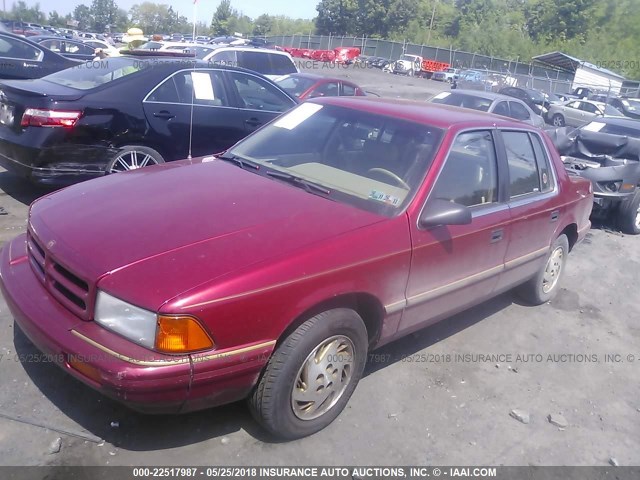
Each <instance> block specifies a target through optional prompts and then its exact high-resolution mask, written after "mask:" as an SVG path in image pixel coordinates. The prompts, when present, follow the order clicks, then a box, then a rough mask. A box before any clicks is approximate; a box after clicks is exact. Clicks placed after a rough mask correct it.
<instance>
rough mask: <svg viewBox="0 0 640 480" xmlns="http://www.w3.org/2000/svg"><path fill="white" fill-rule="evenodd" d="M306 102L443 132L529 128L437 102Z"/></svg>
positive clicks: (346, 99)
mask: <svg viewBox="0 0 640 480" xmlns="http://www.w3.org/2000/svg"><path fill="white" fill-rule="evenodd" d="M507 98H511V97H507ZM307 102H312V103H319V104H327V105H336V106H342V107H347V108H351V109H354V110H360V111H363V112H369V113H375V114H379V115H385V116H389V117H395V118H400V119H403V120H408V121H411V122H416V123H422V124H424V125H429V126H433V127H438V128H443V129H449V128H451V127H456V126H458V127H467V126H469V127H474V126H484V127H490V126H497V127H510V128H529V127H530V125H527V124H525V123H522V122H517V121H515V120H510V119H508V118H506V117H502V116H500V115H494V114H492V113H486V112H480V111H478V110H472V109H468V108H460V107H452V106H450V105H443V104H437V103H426V102H423V101H417V100H401V99H395V98H373V97H323V98H316V99H313V100H307Z"/></svg>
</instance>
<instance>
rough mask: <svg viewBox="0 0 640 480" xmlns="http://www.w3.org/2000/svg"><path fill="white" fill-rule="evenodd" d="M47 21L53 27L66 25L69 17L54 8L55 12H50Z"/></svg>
mask: <svg viewBox="0 0 640 480" xmlns="http://www.w3.org/2000/svg"><path fill="white" fill-rule="evenodd" d="M47 23H48V24H49V25H51V26H52V27H65V26H66V25H67V19H66V18H64V17H63V16H62V15H60V14H59V13H58V12H56V11H55V10H54V11H53V12H49V18H48V19H47Z"/></svg>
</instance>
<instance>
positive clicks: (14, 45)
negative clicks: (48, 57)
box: [0, 37, 44, 61]
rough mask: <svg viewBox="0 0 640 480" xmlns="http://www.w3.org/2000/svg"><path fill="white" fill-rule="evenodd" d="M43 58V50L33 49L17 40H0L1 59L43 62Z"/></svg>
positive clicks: (5, 38)
mask: <svg viewBox="0 0 640 480" xmlns="http://www.w3.org/2000/svg"><path fill="white" fill-rule="evenodd" d="M43 56H44V54H43V53H42V50H39V49H37V48H35V47H32V46H31V45H29V44H28V43H25V42H23V41H21V40H18V39H17V38H9V37H2V38H0V58H18V59H20V60H31V61H39V60H42V57H43Z"/></svg>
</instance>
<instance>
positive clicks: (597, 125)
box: [582, 122, 605, 132]
mask: <svg viewBox="0 0 640 480" xmlns="http://www.w3.org/2000/svg"><path fill="white" fill-rule="evenodd" d="M604 125H605V124H604V123H602V122H591V123H590V124H589V125H585V126H584V127H583V128H582V129H583V130H586V131H588V132H599V131H600V130H602V127H604Z"/></svg>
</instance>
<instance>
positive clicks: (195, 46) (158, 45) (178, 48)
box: [138, 41, 216, 60]
mask: <svg viewBox="0 0 640 480" xmlns="http://www.w3.org/2000/svg"><path fill="white" fill-rule="evenodd" d="M138 49H142V50H158V51H172V52H182V53H193V54H194V55H195V56H196V58H198V59H200V60H202V59H203V58H205V57H206V56H207V55H209V54H210V53H211V52H213V51H214V50H215V49H216V47H215V46H214V45H206V44H201V43H192V42H175V41H174V42H164V41H162V42H156V41H150V42H147V43H144V44H142V45H141V46H140V47H138Z"/></svg>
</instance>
